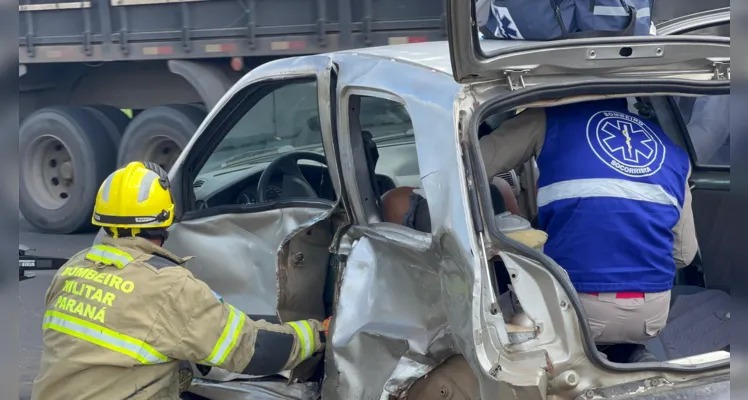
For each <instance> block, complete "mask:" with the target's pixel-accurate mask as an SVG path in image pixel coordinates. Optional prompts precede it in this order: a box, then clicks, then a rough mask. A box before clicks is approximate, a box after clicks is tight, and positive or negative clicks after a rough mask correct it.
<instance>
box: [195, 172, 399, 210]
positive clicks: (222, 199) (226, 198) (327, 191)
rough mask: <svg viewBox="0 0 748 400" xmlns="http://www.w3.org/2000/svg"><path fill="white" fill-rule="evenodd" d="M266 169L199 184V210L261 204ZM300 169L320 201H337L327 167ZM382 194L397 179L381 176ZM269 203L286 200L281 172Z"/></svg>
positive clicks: (268, 194) (268, 195)
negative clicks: (259, 188) (261, 180)
mask: <svg viewBox="0 0 748 400" xmlns="http://www.w3.org/2000/svg"><path fill="white" fill-rule="evenodd" d="M263 170H264V168H245V169H241V170H232V171H216V172H214V173H212V174H210V175H209V176H203V177H200V178H198V179H197V180H196V181H195V185H194V186H195V196H196V199H197V200H196V203H195V208H196V209H198V210H199V209H204V208H208V207H211V208H212V207H217V206H225V205H252V204H258V203H259V196H258V193H257V189H258V188H257V184H258V182H259V180H260V177H261V176H262V172H263ZM299 170H300V171H301V173H302V175H304V178H305V179H306V181H307V182H308V183H309V185H310V186H311V187H312V189H314V191H315V193H316V194H317V197H318V198H319V199H324V200H328V201H331V202H333V201H335V200H336V197H337V196H336V195H335V189H334V187H333V185H332V182H331V180H330V176H329V173H328V170H327V167H325V166H321V165H309V164H302V163H300V164H299ZM377 181H378V184H379V188H380V193H385V192H386V191H387V190H390V189H393V188H395V183H394V182H393V180H392V179H391V178H389V177H387V176H386V175H379V174H378V175H377ZM265 198H266V199H267V201H275V200H279V199H285V198H298V197H288V196H284V192H283V175H282V174H280V173H278V174H277V175H274V176H273V177H271V179H270V183H269V184H268V185H267V187H266V188H265Z"/></svg>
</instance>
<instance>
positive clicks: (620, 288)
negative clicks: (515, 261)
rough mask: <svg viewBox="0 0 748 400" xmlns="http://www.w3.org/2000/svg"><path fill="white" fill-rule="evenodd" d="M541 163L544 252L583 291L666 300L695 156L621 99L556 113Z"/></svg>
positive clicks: (550, 112)
mask: <svg viewBox="0 0 748 400" xmlns="http://www.w3.org/2000/svg"><path fill="white" fill-rule="evenodd" d="M545 113H546V134H545V141H544V143H543V150H542V151H541V153H540V157H538V169H539V170H540V177H539V179H538V188H539V189H538V210H539V214H538V222H539V225H540V228H541V229H542V230H544V231H546V232H547V233H548V237H549V239H548V243H547V244H546V246H545V252H546V253H547V254H548V256H550V257H551V258H553V259H554V260H555V261H556V262H557V263H558V264H559V265H561V266H562V267H563V268H564V269H565V270H566V271H567V272H568V273H569V277H570V278H571V281H572V282H573V284H574V287H575V288H576V289H577V291H579V292H645V293H649V292H663V291H666V290H670V289H671V288H672V286H673V278H674V277H675V269H676V265H675V260H674V258H673V254H672V249H673V243H674V235H673V228H675V225H676V224H677V223H678V221H679V220H680V215H681V210H682V209H683V205H684V200H685V195H686V190H687V188H686V181H687V177H688V173H689V170H690V162H689V159H688V155H687V154H686V152H685V151H683V150H682V149H681V148H679V147H678V146H676V145H675V144H674V143H673V142H672V141H671V140H670V139H669V138H668V137H667V135H665V133H664V132H663V131H662V129H661V128H660V127H659V126H657V125H656V124H654V123H652V122H651V121H647V120H646V119H644V118H642V117H639V116H637V115H634V114H631V113H630V112H629V111H628V110H627V104H626V101H625V100H624V99H614V100H603V101H595V102H585V103H576V104H569V105H564V106H559V107H551V108H547V109H546V110H545Z"/></svg>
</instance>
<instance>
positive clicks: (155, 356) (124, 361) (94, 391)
mask: <svg viewBox="0 0 748 400" xmlns="http://www.w3.org/2000/svg"><path fill="white" fill-rule="evenodd" d="M173 219H174V203H173V200H172V196H171V193H170V190H169V180H168V177H167V175H166V173H165V172H164V171H163V170H162V169H161V168H160V167H159V166H158V165H156V164H153V163H148V162H146V163H141V162H132V163H130V164H128V165H127V166H126V167H124V168H122V169H119V170H117V171H115V172H114V173H112V174H111V175H109V177H108V178H107V179H106V180H105V181H104V183H103V184H102V185H101V188H100V189H99V192H98V195H97V198H96V204H95V207H94V214H93V219H92V223H93V224H94V225H98V226H102V227H104V229H105V231H106V232H107V236H106V237H104V239H103V241H102V244H99V245H95V246H93V247H92V248H89V249H86V250H84V251H82V252H80V253H78V254H77V255H75V256H73V257H72V258H71V259H70V261H69V262H68V263H67V264H65V265H64V266H63V267H62V268H60V270H59V272H58V273H57V274H56V275H55V276H54V278H53V280H52V284H51V285H50V287H49V289H48V291H47V296H46V307H47V310H46V312H45V314H44V323H43V343H44V344H43V345H44V347H43V352H42V358H41V368H40V371H39V375H38V377H37V378H36V380H35V381H34V387H33V392H32V399H45V400H47V399H79V400H84V399H124V398H135V397H137V398H139V399H141V398H142V399H155V398H158V399H179V396H180V394H179V392H180V391H181V390H184V389H186V388H185V387H181V386H182V384H183V383H185V381H186V382H189V381H190V380H191V373H187V374H189V376H188V378H187V379H182V376H183V375H185V373H186V371H188V369H186V368H184V367H183V366H184V365H185V362H186V361H190V362H195V363H199V364H202V365H206V366H216V367H219V368H223V369H226V370H229V371H232V372H238V373H244V374H248V375H270V374H275V373H277V372H280V371H283V370H287V369H291V368H293V367H295V366H296V365H298V364H299V363H301V362H302V361H304V360H305V359H307V358H309V357H311V356H312V355H313V354H315V353H317V352H319V351H321V350H322V349H323V347H324V342H325V336H324V333H323V331H324V328H323V326H322V324H321V323H319V322H317V321H314V320H305V321H295V322H289V323H287V324H283V325H277V324H270V323H267V322H265V321H262V320H260V321H254V320H252V319H250V318H249V317H248V316H246V315H245V314H244V313H242V312H241V311H239V310H238V309H236V308H235V307H233V306H232V305H230V304H228V303H226V302H225V301H224V300H223V298H221V297H220V296H219V295H218V294H216V293H215V292H213V291H211V289H210V288H209V287H208V285H206V284H205V283H204V282H202V281H200V280H198V279H196V278H195V277H194V276H192V274H191V273H190V272H189V271H188V270H187V269H186V268H184V267H183V264H184V263H185V261H186V260H185V259H183V258H180V257H178V256H176V255H174V254H172V253H170V252H169V251H167V250H165V249H164V248H162V247H161V246H162V245H163V243H164V241H165V240H166V239H167V237H168V232H167V231H166V228H167V227H168V226H169V225H170V224H171V223H172V222H173ZM187 368H189V367H187ZM180 369H181V370H180Z"/></svg>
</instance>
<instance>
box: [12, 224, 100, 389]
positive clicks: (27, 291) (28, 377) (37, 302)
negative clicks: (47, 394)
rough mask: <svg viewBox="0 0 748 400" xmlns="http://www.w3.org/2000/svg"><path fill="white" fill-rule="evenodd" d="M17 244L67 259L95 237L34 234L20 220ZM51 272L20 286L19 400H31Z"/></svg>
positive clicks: (40, 274)
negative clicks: (45, 298) (45, 296)
mask: <svg viewBox="0 0 748 400" xmlns="http://www.w3.org/2000/svg"><path fill="white" fill-rule="evenodd" d="M19 225H20V226H19V228H20V229H19V241H20V243H21V244H25V245H26V246H29V247H30V248H32V249H36V250H35V251H34V254H36V255H42V256H49V257H70V256H72V255H73V254H75V253H77V252H78V251H80V250H81V249H83V248H85V247H87V246H90V244H91V243H92V242H93V240H94V237H95V236H96V235H95V234H85V235H47V234H43V233H39V232H37V231H36V230H35V229H34V228H33V227H31V226H30V225H29V224H28V222H26V221H25V220H23V219H21V221H20V224H19ZM53 275H54V271H40V272H37V273H36V278H33V279H29V280H27V281H23V282H21V283H19V285H20V294H21V299H20V300H21V312H20V313H19V317H20V321H19V325H20V326H19V329H18V336H19V344H20V346H21V351H20V353H21V360H20V367H21V400H28V399H30V398H31V383H32V382H33V380H34V377H35V376H36V373H37V371H38V370H39V356H40V355H41V344H42V330H41V329H42V315H43V314H44V295H45V293H46V291H47V287H48V286H49V284H50V282H52V276H53Z"/></svg>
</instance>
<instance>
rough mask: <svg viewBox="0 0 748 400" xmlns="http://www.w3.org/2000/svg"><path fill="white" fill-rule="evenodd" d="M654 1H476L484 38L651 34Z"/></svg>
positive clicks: (532, 38)
mask: <svg viewBox="0 0 748 400" xmlns="http://www.w3.org/2000/svg"><path fill="white" fill-rule="evenodd" d="M651 2H652V0H476V10H477V11H476V18H477V22H478V25H479V26H480V32H481V33H482V34H483V36H484V37H485V39H514V40H558V39H571V38H583V37H605V36H645V35H650V34H652V33H653V32H652V30H651V28H652V19H651V16H650V10H651V6H652V5H651Z"/></svg>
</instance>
